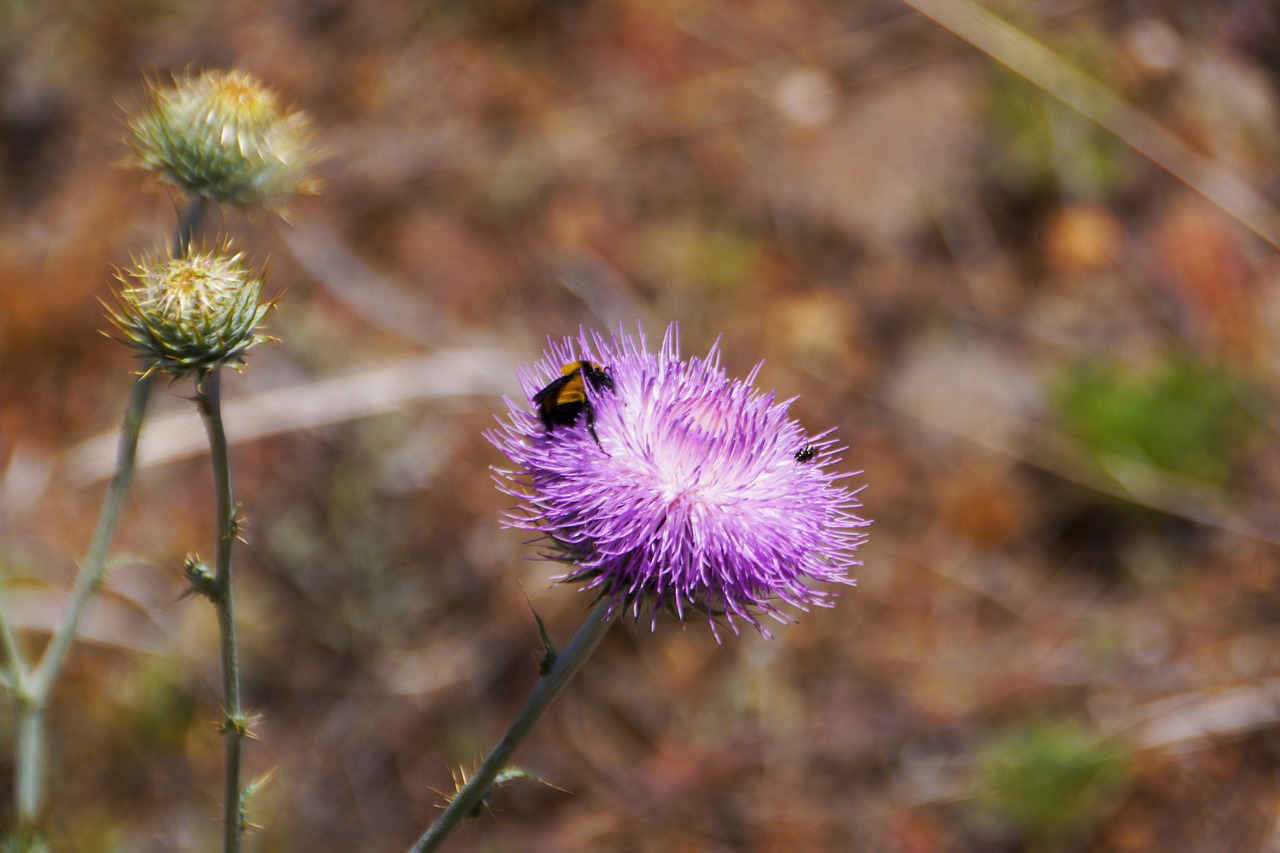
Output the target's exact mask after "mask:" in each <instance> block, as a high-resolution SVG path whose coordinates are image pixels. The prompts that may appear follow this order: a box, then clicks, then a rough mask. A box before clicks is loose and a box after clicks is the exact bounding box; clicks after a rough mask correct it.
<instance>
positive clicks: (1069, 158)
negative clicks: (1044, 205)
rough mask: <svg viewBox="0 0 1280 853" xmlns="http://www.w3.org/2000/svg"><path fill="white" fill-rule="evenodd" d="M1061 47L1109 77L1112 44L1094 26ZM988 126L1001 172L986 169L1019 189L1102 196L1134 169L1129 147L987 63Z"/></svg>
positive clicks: (1128, 177)
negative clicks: (1092, 31)
mask: <svg viewBox="0 0 1280 853" xmlns="http://www.w3.org/2000/svg"><path fill="white" fill-rule="evenodd" d="M1056 49H1057V51H1058V52H1060V54H1061V55H1062V56H1063V57H1064V58H1065V59H1067V60H1068V61H1069V62H1071V63H1072V64H1073V65H1075V66H1076V67H1077V68H1080V69H1082V70H1085V71H1086V72H1087V73H1088V74H1090V76H1093V77H1097V78H1099V79H1103V80H1111V79H1114V77H1115V74H1114V68H1113V66H1115V64H1116V63H1115V60H1114V57H1113V54H1114V48H1113V47H1111V46H1110V45H1109V44H1108V43H1107V42H1106V41H1105V40H1103V39H1102V38H1101V37H1099V36H1098V35H1097V34H1095V33H1088V32H1086V33H1080V34H1077V35H1075V36H1073V37H1072V39H1071V40H1070V41H1069V42H1068V43H1066V44H1063V45H1058V46H1056ZM987 80H988V83H987V88H986V97H987V105H986V106H987V127H988V129H989V132H990V137H989V145H990V146H991V148H993V149H994V151H993V154H994V156H992V157H990V158H989V159H988V160H987V162H988V163H992V164H998V165H999V169H1000V174H998V175H992V176H989V177H992V178H994V179H995V180H997V181H998V182H999V183H1000V184H1001V185H1003V186H1006V187H1008V188H1009V189H1011V190H1013V191H1014V192H1018V193H1020V194H1030V195H1040V194H1049V195H1052V196H1058V195H1061V196H1065V197H1069V198H1077V199H1091V200H1101V199H1106V198H1110V197H1113V196H1114V195H1115V194H1116V193H1117V192H1118V191H1119V190H1121V189H1123V188H1124V184H1125V182H1126V181H1128V180H1131V179H1132V178H1133V176H1134V170H1133V168H1132V164H1131V162H1130V160H1131V156H1130V153H1129V149H1128V148H1127V147H1126V146H1125V145H1124V144H1123V143H1122V142H1120V140H1118V139H1117V138H1116V137H1115V136H1114V135H1112V134H1111V133H1109V132H1108V131H1106V130H1103V129H1102V128H1100V127H1098V126H1097V125H1096V124H1094V123H1093V122H1091V121H1089V120H1088V119H1086V118H1085V117H1084V116H1082V115H1080V114H1079V113H1077V112H1074V111H1073V110H1071V109H1070V108H1068V107H1067V106H1066V105H1064V104H1062V103H1060V102H1059V101H1057V100H1056V99H1055V98H1053V96H1051V95H1049V94H1047V93H1046V92H1045V91H1044V90H1043V89H1041V88H1039V87H1038V86H1034V85H1032V84H1031V83H1029V82H1028V81H1026V80H1024V79H1023V78H1022V77H1019V76H1018V75H1017V74H1014V73H1013V72H1011V71H1009V70H1008V69H1007V68H1003V67H999V66H992V67H991V68H990V69H989V70H988V73H987Z"/></svg>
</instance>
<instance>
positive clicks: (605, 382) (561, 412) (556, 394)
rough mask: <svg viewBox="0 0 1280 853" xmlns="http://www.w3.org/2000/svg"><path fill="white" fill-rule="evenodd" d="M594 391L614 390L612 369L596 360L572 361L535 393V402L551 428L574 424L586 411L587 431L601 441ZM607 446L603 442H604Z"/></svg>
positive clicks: (546, 424) (539, 413) (544, 421)
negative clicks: (598, 432) (597, 430)
mask: <svg viewBox="0 0 1280 853" xmlns="http://www.w3.org/2000/svg"><path fill="white" fill-rule="evenodd" d="M588 385H590V386H591V390H592V391H599V390H600V389H601V388H605V389H607V390H609V391H613V377H612V376H610V375H609V373H608V368H605V367H601V366H600V365H598V364H596V363H595V362H594V361H571V362H569V363H568V364H566V365H565V366H564V368H563V369H561V371H560V376H558V377H556V378H555V379H554V380H552V382H551V383H550V384H549V385H547V387H545V388H543V389H542V390H541V391H539V392H538V393H537V394H534V395H533V404H534V405H535V406H537V407H538V419H539V420H541V421H542V425H543V426H545V427H546V428H547V430H548V431H550V430H553V429H555V428H556V427H558V426H573V425H574V424H575V423H577V422H578V415H581V414H583V413H585V414H586V416H587V417H586V420H587V432H589V433H591V437H592V438H593V439H595V442H596V444H600V436H598V435H596V410H595V407H594V406H592V405H591V396H590V395H589V394H588V393H587V386H588ZM601 447H602V448H603V445H601Z"/></svg>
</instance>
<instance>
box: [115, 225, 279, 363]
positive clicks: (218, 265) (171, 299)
mask: <svg viewBox="0 0 1280 853" xmlns="http://www.w3.org/2000/svg"><path fill="white" fill-rule="evenodd" d="M118 278H119V280H120V283H121V284H122V285H123V287H122V288H121V290H120V292H119V294H118V302H119V310H113V311H111V312H110V317H111V321H112V323H113V324H114V325H115V326H116V328H118V329H119V330H120V331H121V332H123V333H124V339H123V340H124V343H126V344H128V345H129V346H131V347H133V348H134V349H137V350H139V352H140V354H141V356H142V357H143V358H144V359H146V360H147V361H149V362H150V364H149V366H148V370H163V371H165V372H166V373H171V374H173V375H175V376H180V375H182V374H184V373H189V372H192V371H198V370H211V369H213V368H215V367H222V366H223V365H231V366H236V365H239V364H241V363H243V361H244V354H245V352H246V351H247V350H248V349H249V348H250V347H252V346H254V345H256V344H259V343H262V342H263V341H266V340H270V338H268V337H267V336H265V335H259V334H256V330H257V327H258V324H259V323H260V322H261V321H262V318H263V317H265V316H266V313H267V311H269V310H270V309H271V303H266V304H261V303H259V301H258V300H259V297H260V296H261V294H262V279H260V278H256V277H254V276H252V275H251V274H250V273H249V270H248V268H247V267H246V266H245V263H244V253H243V252H234V253H233V252H232V251H231V247H230V246H229V245H228V246H227V247H225V248H224V249H223V250H222V251H221V252H210V253H202V252H188V253H187V255H186V256H185V257H181V258H163V257H154V258H143V259H142V260H140V261H138V262H137V263H136V264H135V266H134V268H133V269H131V270H128V271H127V272H124V273H121V274H120V275H119V276H118Z"/></svg>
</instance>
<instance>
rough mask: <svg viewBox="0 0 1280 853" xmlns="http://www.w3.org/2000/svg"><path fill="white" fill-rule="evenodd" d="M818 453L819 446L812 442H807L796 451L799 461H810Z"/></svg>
mask: <svg viewBox="0 0 1280 853" xmlns="http://www.w3.org/2000/svg"><path fill="white" fill-rule="evenodd" d="M817 455H818V448H816V447H814V446H813V445H812V444H806V445H805V446H804V447H802V448H800V449H799V450H797V451H796V461H797V462H808V461H809V460H810V459H812V458H813V457H815V456H817Z"/></svg>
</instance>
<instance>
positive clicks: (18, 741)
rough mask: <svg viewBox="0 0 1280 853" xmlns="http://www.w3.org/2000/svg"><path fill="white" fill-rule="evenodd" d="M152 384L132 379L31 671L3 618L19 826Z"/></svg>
mask: <svg viewBox="0 0 1280 853" xmlns="http://www.w3.org/2000/svg"><path fill="white" fill-rule="evenodd" d="M154 384H155V383H154V377H152V376H141V377H139V378H138V380H137V381H136V382H135V383H134V385H133V390H132V392H130V394H129V402H128V405H127V406H126V408H125V414H124V421H123V423H122V424H121V426H120V443H119V449H118V452H117V456H116V470H115V473H114V474H112V476H111V483H110V485H109V486H108V487H107V496H106V498H105V499H104V500H103V503H102V511H101V512H100V513H99V515H98V524H97V527H96V528H94V531H93V538H92V539H91V540H90V541H89V548H88V550H87V551H86V552H85V555H84V559H83V560H81V562H80V571H79V572H78V573H77V574H76V580H75V586H74V587H73V588H72V590H71V600H70V602H69V603H68V605H67V611H66V613H65V614H64V615H63V617H62V621H61V622H60V623H59V624H58V627H57V629H56V630H54V632H53V636H52V637H51V638H50V640H49V645H48V646H46V647H45V650H44V652H43V654H42V655H41V656H40V662H39V664H38V665H37V666H36V668H35V669H34V670H33V671H32V672H30V673H27V672H25V671H24V669H23V666H22V663H21V660H20V657H19V655H18V654H17V652H18V649H17V644H16V640H15V639H14V638H13V637H12V634H11V628H10V627H9V626H8V620H7V615H5V617H4V618H5V621H6V626H5V628H4V634H5V643H4V645H5V647H6V650H7V656H8V657H9V658H10V661H9V662H10V664H11V666H12V668H13V681H14V694H15V700H16V703H17V721H16V732H15V748H14V768H13V770H14V798H15V801H16V802H15V806H16V814H17V822H18V825H19V827H20V828H23V829H28V830H30V829H33V828H34V827H35V825H36V824H37V823H38V821H39V819H40V813H41V812H42V811H43V809H44V790H43V784H42V782H43V780H42V778H41V777H42V772H41V768H42V765H43V754H44V720H45V717H44V708H45V705H46V704H47V702H48V700H49V694H50V692H51V691H52V690H53V685H54V682H55V680H56V679H57V677H58V673H59V672H60V671H61V669H62V665H63V663H64V662H65V661H66V659H67V652H68V651H69V650H70V648H71V641H72V640H74V639H75V635H76V629H77V628H78V627H79V625H80V617H81V616H82V615H84V609H85V605H87V604H88V602H89V598H90V596H92V595H93V593H94V590H96V589H97V588H98V586H99V585H100V584H101V583H102V578H103V575H105V574H106V570H107V546H108V545H109V544H110V542H111V537H112V536H113V535H114V533H115V529H116V522H117V521H118V520H119V518H120V509H121V507H122V506H123V504H124V496H125V493H126V492H127V491H128V489H129V484H130V483H131V482H132V480H133V472H134V469H135V467H136V462H137V452H138V435H139V434H140V433H141V432H142V421H143V418H144V417H145V416H146V411H147V400H148V398H149V397H150V395H151V388H152V386H153V385H154ZM0 613H3V610H0Z"/></svg>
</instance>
